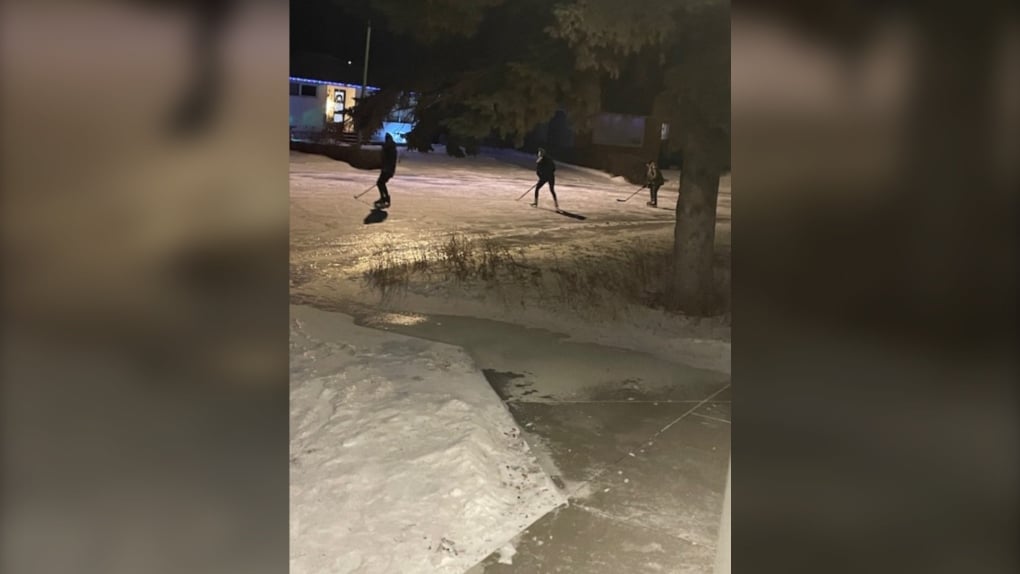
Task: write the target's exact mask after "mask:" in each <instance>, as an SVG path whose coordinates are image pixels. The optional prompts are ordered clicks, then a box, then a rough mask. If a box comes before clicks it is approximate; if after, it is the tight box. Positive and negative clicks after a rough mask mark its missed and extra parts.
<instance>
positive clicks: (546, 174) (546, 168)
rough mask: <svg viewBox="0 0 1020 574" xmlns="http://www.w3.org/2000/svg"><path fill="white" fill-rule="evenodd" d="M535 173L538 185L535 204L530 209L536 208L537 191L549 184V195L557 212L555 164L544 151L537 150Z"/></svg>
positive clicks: (558, 205)
mask: <svg viewBox="0 0 1020 574" xmlns="http://www.w3.org/2000/svg"><path fill="white" fill-rule="evenodd" d="M535 173H537V174H538V184H537V185H536V186H535V202H534V203H532V204H531V207H538V190H540V189H542V186H543V185H544V184H546V183H548V184H549V193H551V194H552V198H553V205H554V206H556V209H557V210H559V208H560V202H559V201H557V199H556V162H554V161H553V160H552V158H551V157H549V156H548V155H547V154H546V153H545V149H543V148H538V159H536V160H535Z"/></svg>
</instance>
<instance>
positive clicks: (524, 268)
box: [364, 234, 729, 316]
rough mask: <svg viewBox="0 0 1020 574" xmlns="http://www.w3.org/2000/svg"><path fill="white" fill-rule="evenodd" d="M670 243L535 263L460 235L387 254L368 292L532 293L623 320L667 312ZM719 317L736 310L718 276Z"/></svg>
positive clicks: (563, 254)
mask: <svg viewBox="0 0 1020 574" xmlns="http://www.w3.org/2000/svg"><path fill="white" fill-rule="evenodd" d="M671 249H672V247H671V245H670V244H669V243H660V244H651V245H649V244H632V245H630V246H627V247H626V248H618V249H617V250H615V251H614V252H612V253H606V254H602V255H599V256H593V255H590V254H584V253H576V252H573V251H571V250H570V249H569V248H568V247H564V246H562V245H560V246H543V247H542V248H541V250H540V251H537V252H536V253H538V254H540V255H539V256H535V257H528V256H527V255H526V253H525V251H524V250H523V249H516V250H514V249H511V248H509V247H507V246H506V245H504V244H502V243H500V242H499V241H498V240H496V239H493V238H490V237H484V236H481V237H472V236H466V235H459V234H454V235H451V236H449V237H448V238H447V239H446V241H445V242H443V243H441V244H439V245H438V246H434V247H432V246H430V247H422V246H418V247H413V248H405V249H403V250H397V249H393V248H392V246H381V249H380V251H379V254H378V255H377V256H376V257H375V258H374V259H373V262H372V264H371V266H370V267H369V269H368V270H367V271H366V272H365V273H364V280H365V282H366V284H367V285H368V286H369V287H370V288H372V289H374V290H376V291H377V292H379V293H380V294H381V295H382V296H383V297H384V298H387V297H390V296H393V295H397V294H400V293H406V292H407V291H408V290H409V289H411V288H412V287H414V286H435V285H453V286H458V287H471V286H480V287H484V288H486V289H490V290H496V291H497V292H499V293H501V294H502V297H503V299H504V300H507V297H506V293H507V292H508V291H513V290H516V292H518V293H525V294H526V297H524V296H523V295H522V296H521V298H520V300H521V302H522V304H526V303H527V302H528V301H535V302H537V303H539V304H541V303H543V302H546V303H553V304H555V305H557V306H558V307H560V308H563V307H566V308H569V309H570V310H572V311H576V312H585V313H592V312H596V313H608V314H609V315H613V316H615V315H617V314H618V313H620V312H622V311H623V310H624V309H625V308H626V307H627V306H628V305H641V306H645V307H653V308H662V307H664V303H665V293H664V287H665V286H666V285H667V284H668V281H669V277H670V273H671V270H672V253H671ZM716 288H717V292H718V293H719V294H720V296H719V305H718V307H719V314H724V313H726V312H728V308H729V271H728V269H726V268H721V269H717V273H716Z"/></svg>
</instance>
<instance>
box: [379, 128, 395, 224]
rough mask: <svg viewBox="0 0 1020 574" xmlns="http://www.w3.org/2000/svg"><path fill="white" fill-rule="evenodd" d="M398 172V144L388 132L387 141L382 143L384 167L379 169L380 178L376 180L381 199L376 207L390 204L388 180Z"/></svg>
mask: <svg viewBox="0 0 1020 574" xmlns="http://www.w3.org/2000/svg"><path fill="white" fill-rule="evenodd" d="M396 172H397V144H396V142H394V141H393V136H391V135H390V134H386V141H385V142H383V145H382V168H381V169H380V171H379V179H378V180H377V181H376V182H375V185H376V187H378V188H379V199H378V201H376V202H375V206H376V207H389V206H390V192H389V190H388V189H386V182H387V181H389V180H390V178H392V177H393V174H395V173H396Z"/></svg>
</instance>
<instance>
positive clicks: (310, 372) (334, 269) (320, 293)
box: [290, 149, 730, 574]
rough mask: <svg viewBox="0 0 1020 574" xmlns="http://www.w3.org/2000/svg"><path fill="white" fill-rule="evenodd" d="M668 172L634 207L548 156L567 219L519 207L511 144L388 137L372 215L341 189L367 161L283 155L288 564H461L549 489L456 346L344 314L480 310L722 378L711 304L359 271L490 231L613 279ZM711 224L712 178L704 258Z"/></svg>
mask: <svg viewBox="0 0 1020 574" xmlns="http://www.w3.org/2000/svg"><path fill="white" fill-rule="evenodd" d="M678 175H679V174H677V173H672V172H668V173H667V177H668V178H670V179H671V180H672V181H670V182H668V183H667V186H666V187H665V188H664V189H663V190H660V194H659V195H660V197H659V203H660V207H659V209H654V208H651V207H648V206H646V205H645V201H646V200H647V191H642V192H641V193H640V194H638V195H637V196H635V197H634V198H633V199H631V200H629V201H627V202H620V201H617V199H623V198H626V197H627V196H628V195H630V194H631V193H633V192H634V191H635V189H636V186H634V185H632V184H628V183H626V182H625V181H623V180H622V178H618V177H610V176H609V175H608V174H605V173H602V172H598V171H596V170H591V169H587V168H577V167H573V166H568V165H564V164H560V165H559V169H558V170H557V174H556V178H557V186H556V191H557V195H558V196H559V203H560V207H561V208H562V209H564V210H566V211H568V212H571V213H574V214H576V215H579V216H582V217H581V218H572V217H566V216H564V215H561V214H557V213H555V212H553V210H552V209H550V208H551V207H552V200H551V197H550V195H549V193H548V191H547V190H543V191H542V192H541V194H540V204H541V205H540V207H541V208H540V209H534V208H532V207H529V206H528V202H529V200H530V197H531V195H530V194H529V196H528V197H526V198H524V199H521V200H519V201H518V198H519V197H520V196H521V195H522V194H523V193H524V192H525V191H526V190H528V188H529V187H530V186H532V185H533V184H534V183H535V174H534V157H533V156H531V155H529V154H523V153H519V152H514V151H507V150H484V151H483V153H482V154H481V155H480V156H478V157H471V158H461V159H458V158H450V157H448V156H446V155H445V154H444V153H442V150H437V153H432V154H420V153H415V152H407V151H406V150H403V149H402V150H401V151H400V161H399V164H398V166H397V172H396V177H394V178H393V180H392V181H391V182H390V185H389V187H390V194H391V196H392V198H393V203H392V206H391V207H390V208H389V209H388V210H387V217H386V218H385V219H384V220H383V221H381V222H380V221H377V220H376V219H371V218H367V217H366V216H368V215H369V214H370V211H371V206H370V203H371V202H372V200H374V199H375V198H376V197H377V195H376V192H375V191H374V190H372V191H369V192H368V193H366V194H365V195H364V196H363V197H362V198H361V199H360V200H355V199H354V198H353V196H354V195H355V194H358V193H360V192H362V191H364V190H366V189H368V188H369V187H370V186H372V185H373V184H374V183H375V180H376V177H377V172H374V171H364V170H358V169H354V168H352V167H350V166H349V165H347V164H345V163H342V162H338V161H334V160H331V159H328V158H324V157H320V156H314V155H306V154H301V153H292V154H291V175H290V183H291V188H290V205H291V299H292V302H294V303H296V304H298V305H296V306H295V307H293V311H292V316H293V319H292V327H291V329H292V330H291V340H292V342H291V345H292V348H291V355H292V373H291V377H292V379H291V380H292V383H291V385H292V387H291V421H292V431H291V432H292V435H291V452H292V466H291V473H292V475H291V501H292V504H291V520H292V524H291V527H292V528H291V539H292V554H291V568H292V571H294V572H298V573H303V572H308V573H311V572H315V573H316V574H318V573H325V572H350V573H355V572H356V573H362V574H367V573H373V572H402V573H414V572H450V573H453V572H464V571H466V570H467V569H468V568H470V567H471V566H473V565H475V564H477V563H478V562H479V561H480V560H482V559H483V558H485V557H486V556H487V555H489V554H490V553H492V552H495V551H497V550H500V549H502V551H501V555H502V556H503V557H504V560H507V561H508V560H510V555H511V554H512V553H513V547H512V540H513V539H514V537H515V536H517V535H518V534H520V533H521V531H522V530H523V529H524V528H525V527H527V526H528V525H529V524H531V523H532V522H534V521H535V520H538V519H539V518H540V517H541V516H542V515H543V514H546V513H547V512H548V511H549V510H551V509H552V508H554V507H557V506H558V505H560V504H562V503H563V502H564V499H563V494H562V493H561V492H559V491H557V490H556V488H555V487H554V486H553V484H552V483H551V482H550V479H549V478H548V476H547V475H546V474H545V471H548V472H554V470H550V463H549V461H548V460H545V459H546V458H548V457H543V458H542V463H541V464H539V461H537V460H536V456H537V455H539V454H540V452H541V449H540V448H539V449H538V450H536V451H532V450H529V448H528V446H527V444H526V443H525V442H524V441H523V440H522V439H521V435H520V431H519V430H517V429H516V427H515V422H514V420H513V418H512V417H511V415H510V414H509V412H508V411H507V410H506V408H505V407H504V405H503V404H502V403H501V402H500V400H499V397H498V396H497V395H496V394H495V392H494V391H493V389H492V387H491V386H490V384H489V382H488V381H486V380H485V378H484V377H483V375H482V374H481V373H479V372H478V370H477V369H476V367H475V365H474V364H473V363H472V361H471V359H470V358H469V356H468V355H467V354H466V353H465V351H464V350H463V349H461V348H460V347H455V346H446V345H441V344H438V343H432V342H427V341H424V340H421V339H415V338H409V337H401V336H397V335H394V334H392V333H387V332H383V331H380V330H374V329H369V328H362V327H359V326H356V325H355V324H354V323H353V322H352V320H351V318H350V317H349V316H348V315H351V316H356V317H357V318H358V319H359V320H360V321H363V323H362V324H366V325H372V326H376V327H379V328H380V329H386V328H387V325H389V326H392V325H395V324H400V322H401V321H414V320H415V317H421V316H422V315H421V314H427V315H432V316H434V315H451V316H460V317H474V318H480V319H492V320H496V321H503V322H505V323H513V324H517V325H523V326H526V327H537V328H541V329H546V330H548V331H551V332H553V333H560V334H563V335H566V336H567V337H569V340H572V341H577V342H585V343H596V344H600V345H604V346H609V347H617V348H621V349H629V350H632V351H637V352H639V354H641V353H647V354H649V355H652V356H655V357H657V358H658V359H659V360H661V361H663V362H664V364H665V363H670V364H677V363H680V364H683V365H686V366H689V367H692V368H695V369H706V370H707V371H712V372H715V373H716V374H718V375H719V376H720V377H721V378H722V379H728V373H729V362H730V361H729V347H730V343H729V325H728V321H727V320H726V319H724V318H712V319H704V320H697V319H690V318H685V317H681V316H675V315H670V314H667V313H665V312H663V311H661V310H658V309H655V308H653V307H649V306H646V305H641V304H635V303H634V301H624V302H621V303H619V304H618V305H613V304H612V302H610V305H608V306H605V307H602V308H594V307H591V308H586V307H585V304H584V302H583V301H582V302H581V304H577V301H575V300H574V299H575V297H574V295H575V294H576V295H578V297H579V296H580V295H581V293H580V292H578V293H574V292H572V291H571V290H570V289H566V290H564V289H563V286H564V284H563V283H558V284H555V283H554V284H550V282H549V275H550V274H547V275H543V276H542V278H540V279H538V280H529V279H527V278H526V279H524V280H521V279H520V278H516V279H509V278H501V277H500V278H497V280H495V281H493V280H490V281H488V282H485V281H478V280H468V281H464V280H457V279H453V278H451V277H449V276H448V275H444V274H442V273H439V274H431V273H430V272H425V273H422V274H419V275H416V276H414V277H412V278H411V280H410V281H409V282H407V283H406V284H403V285H401V286H400V288H399V289H398V290H397V292H396V293H395V294H393V293H391V294H390V295H385V296H384V295H382V294H381V293H380V292H379V291H378V290H377V289H376V288H375V287H373V286H372V285H370V284H369V282H367V281H366V275H367V272H369V271H370V270H372V269H373V268H378V267H379V266H380V265H382V266H384V267H385V266H392V265H394V264H402V263H411V262H413V261H415V257H417V256H420V254H421V253H425V252H432V253H434V252H435V251H436V250H437V249H438V250H440V251H441V250H442V249H443V246H444V244H446V243H447V242H448V241H449V240H450V238H451V237H472V238H482V240H484V241H486V242H489V243H490V244H492V245H496V246H498V247H499V248H505V249H507V250H508V252H512V253H513V254H514V256H515V257H518V256H519V257H521V258H522V260H525V261H526V262H527V265H528V273H532V272H537V270H538V269H541V270H542V273H545V272H546V270H548V269H552V270H554V271H555V272H556V273H560V272H562V271H564V270H566V271H571V270H576V269H581V268H589V269H591V268H595V269H599V273H601V272H602V271H608V272H609V275H606V277H610V278H612V280H614V281H615V280H619V279H620V275H621V270H622V271H623V274H626V272H627V271H628V270H629V267H626V266H623V267H619V268H615V269H614V268H612V266H613V265H618V263H617V262H618V261H626V260H627V257H628V256H629V255H631V254H633V253H637V252H646V251H651V252H654V251H655V250H656V249H658V250H663V249H668V248H669V246H670V245H671V242H672V236H673V227H674V219H675V212H674V210H673V208H674V206H675V201H676V198H677V190H676V182H677V179H678ZM729 221H730V190H729V178H728V177H727V178H724V180H723V182H722V183H721V186H720V200H719V220H718V225H717V245H718V247H719V248H718V250H717V253H718V254H719V257H720V259H721V260H724V261H725V260H726V259H727V258H728V252H729V237H730V234H729ZM369 223H371V224H369ZM430 250H431V251H430ZM416 254H418V255H416ZM426 267H427V266H426ZM556 273H552V274H551V275H552V276H553V279H556ZM613 273H615V275H613ZM595 277H596V278H598V277H601V275H596V276H595ZM589 278H590V276H589ZM504 279H505V280H504ZM532 279H533V278H532ZM607 280H608V279H607ZM595 287H596V288H598V287H599V285H595ZM609 287H612V286H609ZM648 287H649V288H650V289H654V288H655V287H656V286H654V285H649V286H648ZM588 288H590V285H589V286H588ZM557 289H558V290H557ZM579 290H580V289H579ZM608 290H609V291H612V289H611V288H610V289H608ZM312 307H315V308H318V309H324V310H331V311H341V312H343V313H345V314H338V313H327V312H325V311H321V310H316V309H313V308H312ZM423 320H425V319H424V318H423ZM458 344H461V343H458ZM577 359H578V360H579V361H582V362H583V361H584V360H585V359H584V357H580V358H577ZM490 362H492V363H493V365H496V366H497V367H499V366H500V361H494V362H493V361H490ZM493 365H487V368H490V367H492V366H493ZM500 368H503V369H505V370H508V371H509V370H514V369H515V368H517V365H512V364H507V365H505V366H503V367H500ZM664 368H666V367H664ZM564 369H567V372H571V373H575V374H576V373H580V374H583V372H587V371H584V370H583V369H582V370H581V371H579V370H578V369H576V368H574V367H573V366H570V365H567V366H566V367H564ZM532 370H534V369H532ZM553 370H554V371H555V369H553ZM561 370H563V369H561ZM674 370H675V369H672V370H669V372H670V373H673V371H674ZM539 371H541V369H539ZM582 371H583V372H582ZM536 372H537V371H536ZM542 372H544V371H542ZM642 372H643V371H642ZM685 372H686V371H685ZM656 373H657V372H656ZM656 373H649V375H648V377H646V378H647V379H648V381H646V383H644V384H646V385H647V386H649V389H652V388H653V386H654V384H655V381H657V380H658V379H659V378H661V377H659V375H658V374H656ZM580 374H579V375H578V377H577V381H576V384H578V385H581V386H584V387H585V388H586V389H587V386H586V385H590V384H592V383H593V382H598V381H597V377H595V378H592V377H587V378H585V377H583V376H580ZM602 374H604V373H602ZM550 377H552V378H550ZM618 378H619V377H618ZM623 378H626V377H623ZM668 378H669V377H666V379H668ZM680 378H682V379H683V378H684V377H680ZM687 378H691V379H692V381H694V380H701V379H704V380H709V381H710V382H712V381H715V379H714V378H712V377H708V378H705V377H700V378H699V377H694V376H693V375H692V377H687ZM522 380H523V379H522ZM621 380H622V379H621ZM664 380H665V379H664ZM613 381H615V379H613ZM613 381H607V384H608V385H612V384H614V382H613ZM541 382H542V384H543V385H544V386H545V387H546V390H549V389H550V388H553V389H555V388H560V387H563V389H567V390H569V389H568V387H569V388H571V389H572V388H573V387H571V386H570V384H568V383H569V381H559V379H557V378H556V377H555V376H554V375H549V376H548V377H546V376H543V377H542V381H541ZM558 382H563V385H560V387H558V386H557V385H556V383H558ZM699 384H700V383H699ZM712 384H716V383H715V382H712ZM718 384H723V383H721V382H720V383H718ZM564 385H566V386H564ZM692 385H693V386H692ZM692 389H693V390H692ZM653 390H654V389H653ZM696 390H698V387H696V384H694V383H692V382H691V381H687V380H686V379H684V381H681V382H680V383H678V386H677V389H676V392H678V393H688V394H691V396H690V397H686V398H690V399H696V400H702V399H703V398H704V397H702V396H701V395H700V394H697V393H695V391H696ZM550 392H551V391H550ZM585 392H587V391H585ZM671 392H672V391H671ZM706 392H707V391H706ZM564 393H565V394H564ZM564 393H561V394H563V396H564V397H567V398H570V397H574V396H575V395H576V396H582V395H584V393H581V394H580V395H579V394H578V393H577V392H575V393H574V394H570V393H566V391H564ZM568 395H569V396H568ZM695 395H697V396H695ZM550 396H554V397H560V395H559V394H557V393H552V394H551V395H550ZM560 398H563V397H560ZM656 400H658V399H656ZM600 424H601V423H600ZM600 440H601V439H600ZM540 446H541V445H536V447H540ZM713 450H714V449H713ZM543 469H545V470H544V471H543ZM556 474H557V475H558V474H559V473H558V472H557V473H556ZM581 475H582V476H587V473H586V472H585V473H581ZM574 486H577V485H574ZM580 486H584V485H583V484H582V485H580ZM720 488H721V485H720ZM571 492H573V496H575V497H577V496H580V495H579V494H578V492H579V491H577V489H574V490H572V491H571ZM600 492H601V491H600ZM518 496H519V497H520V498H518ZM708 498H711V497H708ZM706 500H708V499H706ZM628 509H629V507H625V508H624V510H626V511H627V512H630V510H628ZM689 511H690V510H689V509H688V512H689ZM508 544H510V546H508ZM525 562H527V561H526V560H525Z"/></svg>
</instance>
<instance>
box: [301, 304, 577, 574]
mask: <svg viewBox="0 0 1020 574" xmlns="http://www.w3.org/2000/svg"><path fill="white" fill-rule="evenodd" d="M290 384H291V401H290V405H291V406H290V409H291V466H290V468H291V471H290V490H291V563H290V570H291V572H292V573H294V574H326V573H336V574H341V573H358V574H375V573H378V574H390V573H393V572H401V573H404V574H415V573H450V574H453V573H458V574H459V573H461V572H464V571H466V570H467V569H469V568H471V567H472V566H473V565H475V564H476V563H478V562H479V561H481V560H482V559H483V558H485V557H486V556H488V555H489V554H490V553H492V552H494V551H496V550H499V549H500V548H504V547H506V546H507V545H508V544H509V543H510V541H511V540H512V539H513V537H515V536H516V535H517V534H518V533H520V532H521V531H522V530H523V529H524V528H526V527H528V526H529V525H530V524H532V523H533V522H535V521H536V520H538V519H539V518H540V517H541V516H542V515H544V514H545V513H546V512H548V511H550V510H552V509H553V508H556V507H557V506H560V505H561V504H563V503H564V502H565V498H564V497H563V495H562V494H561V493H560V492H559V491H558V490H557V489H556V487H555V485H554V484H553V483H552V482H551V480H550V479H549V477H548V476H547V475H546V474H545V473H544V472H543V471H542V470H541V468H540V467H539V465H538V463H537V461H536V459H535V456H534V455H533V454H532V453H531V451H530V450H529V448H528V445H527V443H525V442H524V440H523V439H522V438H521V433H520V430H519V429H518V428H517V427H516V424H515V423H514V420H513V418H512V417H511V416H510V413H509V412H508V411H507V410H506V408H505V407H504V405H503V403H502V402H501V401H500V400H499V397H498V396H497V395H496V393H495V392H494V391H493V390H492V388H491V387H490V386H489V384H488V383H487V382H486V381H485V379H484V377H483V376H482V374H481V373H480V372H479V371H478V370H477V369H476V368H475V366H474V364H473V363H472V361H471V359H470V357H468V356H467V355H466V354H465V353H464V351H463V350H461V349H460V348H458V347H453V346H449V345H443V344H439V343H432V342H427V341H424V340H421V339H414V338H410V337H405V336H401V335H396V334H392V333H386V332H383V331H377V330H373V329H367V328H363V327H358V326H356V325H354V323H353V321H352V320H351V319H350V318H349V317H346V316H344V315H339V314H335V313H328V312H324V311H318V310H315V309H311V308H308V307H292V309H291V383H290ZM510 553H511V552H510V551H509V550H507V551H505V554H510Z"/></svg>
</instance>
